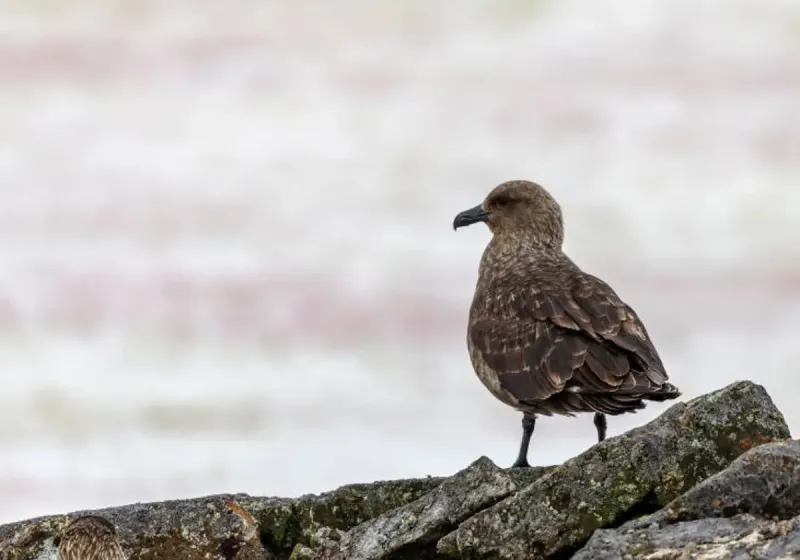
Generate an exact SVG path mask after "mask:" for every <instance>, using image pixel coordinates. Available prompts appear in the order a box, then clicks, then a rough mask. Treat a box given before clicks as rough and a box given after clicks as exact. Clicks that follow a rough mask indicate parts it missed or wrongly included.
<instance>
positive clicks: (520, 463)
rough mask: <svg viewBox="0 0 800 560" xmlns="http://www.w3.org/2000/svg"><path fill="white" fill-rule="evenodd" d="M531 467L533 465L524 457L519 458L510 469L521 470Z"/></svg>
mask: <svg viewBox="0 0 800 560" xmlns="http://www.w3.org/2000/svg"><path fill="white" fill-rule="evenodd" d="M530 466H531V465H530V463H528V460H527V459H525V458H524V457H518V458H517V460H516V461H514V464H513V465H511V466H510V467H509V468H511V469H519V468H522V467H526V468H527V467H530Z"/></svg>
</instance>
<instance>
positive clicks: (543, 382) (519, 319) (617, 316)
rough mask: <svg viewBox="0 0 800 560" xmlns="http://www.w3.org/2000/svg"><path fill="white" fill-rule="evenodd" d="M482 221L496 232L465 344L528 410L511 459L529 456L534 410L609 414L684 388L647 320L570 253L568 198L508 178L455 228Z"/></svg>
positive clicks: (490, 383) (491, 385) (492, 384)
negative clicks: (566, 246)
mask: <svg viewBox="0 0 800 560" xmlns="http://www.w3.org/2000/svg"><path fill="white" fill-rule="evenodd" d="M476 222H484V223H486V224H487V225H488V227H489V229H490V230H491V232H492V239H491V241H489V244H488V245H487V246H486V249H485V250H484V252H483V257H482V258H481V263H480V268H479V271H478V282H477V287H476V288H475V295H474V298H473V300H472V305H471V307H470V311H469V326H468V328H467V347H468V349H469V355H470V359H471V361H472V366H473V368H474V369H475V373H476V374H477V375H478V377H479V378H480V380H481V381H482V382H483V384H484V385H485V386H486V388H487V389H489V391H490V392H491V393H492V394H493V395H494V396H495V397H497V398H498V399H499V400H501V401H502V402H504V403H505V404H507V405H509V406H512V407H514V408H516V409H517V410H519V411H521V412H522V414H523V417H522V442H521V444H520V449H519V455H518V456H517V459H516V461H514V464H513V466H514V467H524V466H528V446H529V444H530V439H531V435H532V434H533V429H534V426H535V423H536V416H537V415H540V414H542V415H545V416H552V415H553V414H560V415H565V416H574V415H575V413H578V412H594V424H595V426H596V428H597V439H598V441H603V440H604V439H605V437H606V416H605V415H606V414H610V415H612V416H616V415H619V414H623V413H626V412H635V411H636V410H638V409H642V408H644V407H645V402H644V401H647V400H650V401H665V400H669V399H675V398H677V397H679V396H680V395H681V393H680V391H679V390H678V388H677V387H675V386H674V385H672V384H671V383H668V382H667V379H668V377H667V373H666V371H664V365H663V364H662V362H661V358H660V357H659V355H658V352H656V349H655V347H654V346H653V343H652V342H651V341H650V337H649V335H648V334H647V331H646V330H645V327H644V325H643V324H642V321H641V320H640V319H639V317H638V316H637V315H636V312H635V311H634V310H633V309H632V308H631V307H630V306H628V305H627V304H626V303H625V302H624V301H622V300H621V299H620V297H619V296H618V295H617V294H616V293H615V292H614V290H612V289H611V288H610V287H609V286H608V284H606V283H605V282H603V281H602V280H600V279H599V278H597V277H595V276H592V275H591V274H587V273H586V272H583V271H582V270H581V269H580V268H579V267H578V266H577V265H576V264H575V263H573V262H572V260H570V258H569V257H568V256H567V255H565V254H564V252H563V250H562V245H563V242H564V224H563V218H562V214H561V207H560V206H559V205H558V203H557V202H556V201H555V199H554V198H553V197H552V196H551V195H550V193H548V192H547V191H546V190H545V189H544V188H543V187H542V186H540V185H538V184H536V183H533V182H530V181H508V182H506V183H502V184H501V185H498V186H497V187H495V188H494V189H493V190H492V192H490V193H489V195H488V196H487V197H486V199H485V200H484V201H483V203H482V204H479V205H478V206H475V207H474V208H470V209H469V210H465V211H463V212H461V213H460V214H458V215H457V216H456V217H455V220H454V221H453V228H454V229H458V228H459V227H462V226H468V225H470V224H473V223H476Z"/></svg>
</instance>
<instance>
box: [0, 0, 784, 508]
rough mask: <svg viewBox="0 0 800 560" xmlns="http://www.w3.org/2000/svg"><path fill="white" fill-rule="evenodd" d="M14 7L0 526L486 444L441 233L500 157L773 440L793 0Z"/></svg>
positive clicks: (347, 477)
mask: <svg viewBox="0 0 800 560" xmlns="http://www.w3.org/2000/svg"><path fill="white" fill-rule="evenodd" d="M35 4H36V5H35V6H33V5H32V4H30V3H26V2H20V1H17V2H11V1H9V2H5V3H4V4H3V5H2V15H0V83H1V84H2V87H0V262H2V263H3V266H2V267H0V333H1V334H2V336H0V364H2V366H3V367H2V376H0V380H1V381H2V385H1V386H0V410H1V411H2V422H0V521H5V520H13V519H18V518H22V517H26V516H32V515H38V514H45V513H56V512H59V511H67V510H73V509H79V508H90V507H99V506H104V505H111V504H119V503H126V502H131V501H140V500H141V501H145V500H154V499H166V498H175V497H184V496H192V495H199V494H206V493H215V492H249V493H253V494H270V495H294V494H300V493H304V492H316V491H322V490H325V489H328V488H331V487H334V486H336V485H339V484H343V483H347V482H355V481H366V480H373V479H377V478H392V477H406V476H417V475H425V474H437V475H439V474H448V473H452V472H454V471H456V470H458V469H459V468H461V467H463V466H464V465H466V464H467V463H468V462H470V461H471V460H473V459H475V458H476V457H477V456H479V455H481V454H486V455H489V456H490V457H491V458H492V459H493V460H494V461H495V462H497V463H498V464H501V465H503V466H506V465H508V464H510V463H511V462H512V460H513V458H514V456H515V453H516V446H517V442H518V437H519V430H520V427H519V416H518V415H517V414H516V413H515V412H513V411H511V410H509V409H507V408H505V407H504V406H503V405H502V404H500V403H499V402H497V401H495V400H494V399H493V398H492V397H491V396H490V395H489V394H488V393H487V392H486V391H485V390H484V389H483V387H482V386H481V385H480V383H479V382H478V381H477V379H476V378H475V376H474V374H473V373H472V370H471V367H470V365H469V361H468V357H467V354H466V349H465V334H464V332H465V323H466V315H467V308H468V305H469V301H470V298H471V295H472V290H473V287H474V281H475V273H476V270H477V263H478V259H479V256H480V253H481V251H482V250H483V246H484V244H485V243H486V241H487V240H488V233H487V231H486V230H485V228H482V227H475V228H469V229H466V230H459V232H458V233H457V234H455V233H453V231H452V229H451V223H452V218H453V216H454V215H455V213H457V212H458V211H460V210H462V209H464V208H466V207H468V206H472V205H474V204H476V203H478V202H479V201H480V199H481V198H482V197H483V196H484V194H485V193H486V192H488V190H489V189H490V188H491V187H492V186H494V185H495V184H497V183H499V182H501V181H504V180H507V179H512V178H529V179H534V180H537V181H539V182H541V183H543V184H544V185H546V186H547V187H548V188H549V189H550V190H551V191H552V192H553V193H554V195H555V196H556V197H557V198H558V199H559V200H560V201H561V203H562V205H563V207H564V212H565V215H566V220H567V230H568V231H567V237H568V240H567V245H568V251H569V253H570V254H571V255H572V256H573V258H574V259H575V260H576V261H577V262H578V263H579V264H581V265H583V266H584V268H586V269H587V270H589V271H591V272H593V273H595V274H597V275H599V276H601V277H603V278H604V279H606V280H607V281H608V282H609V283H611V284H612V285H613V286H614V287H615V288H616V289H617V291H618V292H619V293H620V294H621V295H622V296H623V297H624V298H625V299H627V300H628V301H629V302H630V303H631V304H632V305H633V306H634V307H635V308H636V309H637V311H639V313H640V315H641V316H642V317H643V318H644V320H645V322H646V324H647V326H648V329H649V330H650V333H651V335H652V336H653V338H654V339H655V342H656V344H657V345H658V347H659V349H660V352H661V354H662V358H663V359H664V362H665V364H666V365H667V368H668V370H669V372H670V374H671V377H672V379H673V380H674V381H675V382H676V383H677V384H678V385H679V386H680V387H681V388H682V389H683V390H684V393H685V396H686V398H691V397H693V396H695V395H697V394H700V393H702V392H705V391H708V390H711V389H715V388H718V387H720V386H722V385H725V384H728V383H730V382H733V381H735V380H738V379H743V378H749V379H753V380H756V381H759V382H761V383H762V384H764V385H765V386H766V388H767V389H768V390H769V391H770V393H771V394H772V396H773V398H774V399H775V400H776V401H777V403H778V404H779V405H780V406H781V407H782V409H783V410H784V412H785V414H786V415H787V419H788V420H789V422H790V424H791V425H792V427H793V428H794V429H795V430H797V429H798V425H800V412H798V409H797V407H796V406H795V403H796V401H797V399H798V397H800V389H798V386H797V383H796V382H795V379H796V378H797V374H798V371H797V367H798V366H797V364H798V363H800V362H799V359H800V349H799V347H798V344H797V341H798V338H799V337H800V326H798V325H800V235H799V234H798V227H797V223H798V218H800V189H798V184H800V57H798V54H797V53H798V52H800V5H799V4H798V3H797V2H796V1H793V0H784V1H780V0H772V1H762V2H754V1H745V0H739V1H731V0H728V1H727V2H721V1H712V0H702V1H697V0H649V1H642V0H616V1H614V2H610V3H609V2H604V3H597V2H594V1H592V0H568V1H559V2H555V1H549V2H544V1H538V2H522V1H521V0H520V1H517V0H502V1H492V2H490V1H489V0H486V1H479V0H473V1H468V2H467V1H459V2H456V1H455V0H451V1H443V2H436V3H433V2H423V1H422V0H414V1H411V2H402V3H401V2H397V3H391V4H389V3H374V2H372V3H370V2H361V1H357V0H345V1H343V2H335V3H334V2H328V3H322V2H295V1H290V0H286V1H276V2H257V1H255V0H241V1H237V2H228V3H220V2H212V1H210V0H208V1H206V0H203V1H198V0H192V1H191V2H190V1H177V2H176V1H169V2H168V1H166V0H163V1H160V0H151V1H149V2H96V1H90V0H81V1H78V2H71V3H69V4H68V5H66V4H64V5H62V4H60V3H55V2H45V3H35ZM666 406H667V405H658V404H656V405H651V407H650V408H649V409H648V410H647V411H645V412H643V413H639V414H636V415H631V416H628V417H625V418H617V419H611V420H610V427H609V431H610V433H611V434H612V435H614V434H616V433H619V432H620V431H622V430H624V429H628V428H630V427H632V426H635V425H638V424H641V423H644V422H645V421H647V420H649V419H650V418H652V417H654V416H655V415H657V414H658V413H659V412H661V411H663V410H664V409H665V408H666ZM594 438H595V431H594V428H593V426H592V424H591V418H590V417H588V416H587V417H584V418H582V419H564V418H562V419H559V418H554V419H547V420H543V421H541V422H539V424H538V425H537V430H536V434H535V436H534V442H533V445H532V451H531V459H532V460H533V461H534V462H536V463H539V464H549V463H553V462H557V461H561V460H564V459H565V458H568V457H570V456H572V455H574V454H576V453H578V452H580V451H581V450H582V449H584V448H585V447H587V446H588V445H591V444H592V443H593V441H594Z"/></svg>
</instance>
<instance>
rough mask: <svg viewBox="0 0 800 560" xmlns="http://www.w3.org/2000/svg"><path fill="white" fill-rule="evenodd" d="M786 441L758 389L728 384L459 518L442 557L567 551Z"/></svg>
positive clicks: (780, 424) (770, 406) (767, 400)
mask: <svg viewBox="0 0 800 560" xmlns="http://www.w3.org/2000/svg"><path fill="white" fill-rule="evenodd" d="M787 437H789V429H788V427H787V426H786V422H785V420H784V418H783V415H782V414H781V413H780V412H779V411H778V410H777V409H776V408H775V406H774V404H773V403H772V400H771V399H770V398H769V395H767V393H766V391H764V389H763V387H761V386H760V385H756V384H754V383H750V382H740V383H735V384H733V385H730V386H728V387H726V388H724V389H722V390H720V391H717V392H715V393H711V394H710V395H705V396H703V397H699V398H697V399H694V400H693V401H690V402H689V403H679V404H676V405H674V406H673V407H671V408H670V409H669V410H668V411H667V412H665V413H664V414H663V415H661V416H660V417H659V418H657V419H655V420H653V421H652V422H650V423H649V424H647V425H645V426H642V427H640V428H636V429H634V430H631V431H630V432H628V433H626V434H624V435H622V436H618V437H615V438H611V439H608V440H606V441H604V442H602V443H600V444H598V445H596V446H594V447H592V448H591V449H589V450H587V451H586V452H584V453H583V454H581V455H579V456H578V457H575V458H573V459H571V460H569V461H567V462H566V463H564V464H563V465H561V466H559V467H556V468H555V469H553V470H552V471H550V472H548V473H547V474H546V475H544V476H542V477H541V478H539V479H538V480H537V481H536V482H534V483H533V484H531V485H530V486H528V487H527V488H525V489H524V490H522V491H520V492H518V493H517V494H515V495H514V496H511V497H509V498H507V499H505V500H503V501H502V502H500V503H498V504H497V505H495V506H494V507H492V508H489V509H487V510H485V511H483V512H481V513H479V514H478V515H476V516H474V517H473V518H471V519H469V520H467V521H466V522H465V523H463V524H462V525H461V526H460V527H459V528H458V530H457V531H456V532H455V533H454V534H452V535H450V536H448V537H446V538H445V539H443V541H441V542H440V551H441V552H442V553H444V552H447V554H449V555H451V556H452V554H453V552H452V551H453V550H454V549H457V550H458V551H459V554H460V555H461V556H462V557H467V558H473V557H481V558H482V557H491V558H508V559H512V558H530V559H534V558H545V557H548V556H551V555H559V554H566V553H568V552H570V551H573V550H575V549H576V548H577V547H579V546H580V545H581V544H582V543H583V542H584V541H586V539H588V538H589V536H591V534H592V533H593V532H594V531H595V530H596V529H598V528H601V527H609V526H616V525H619V524H620V523H622V522H624V521H627V520H628V519H630V518H632V517H636V516H638V515H644V514H649V513H652V512H654V511H655V510H657V509H658V508H659V507H661V506H664V505H666V504H667V503H669V502H670V501H671V500H673V499H674V498H676V497H677V496H679V495H680V494H681V493H683V492H684V491H685V490H687V489H689V488H691V487H692V486H694V485H695V484H697V483H698V482H700V481H702V480H704V479H705V478H707V477H709V476H711V475H712V474H714V473H716V472H718V471H720V470H722V469H723V468H725V467H726V466H727V465H728V464H730V462H731V461H733V460H734V459H735V458H736V457H738V456H739V455H741V454H742V453H743V452H745V451H746V450H747V449H748V448H750V447H752V446H753V445H760V444H761V443H765V442H768V441H773V440H776V439H783V438H787Z"/></svg>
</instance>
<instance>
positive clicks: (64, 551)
mask: <svg viewBox="0 0 800 560" xmlns="http://www.w3.org/2000/svg"><path fill="white" fill-rule="evenodd" d="M60 538H61V542H59V543H58V560H125V553H124V552H123V551H122V547H121V546H120V544H119V541H118V540H117V530H116V529H115V528H114V525H113V524H112V523H111V522H110V521H108V520H107V519H105V518H103V517H98V516H96V515H84V516H81V517H77V518H75V519H73V520H72V521H71V522H70V523H69V524H68V525H67V526H66V527H64V529H63V530H62V531H61V535H60Z"/></svg>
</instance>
